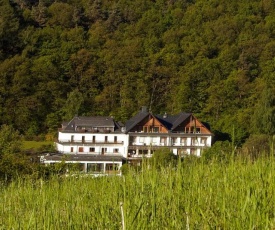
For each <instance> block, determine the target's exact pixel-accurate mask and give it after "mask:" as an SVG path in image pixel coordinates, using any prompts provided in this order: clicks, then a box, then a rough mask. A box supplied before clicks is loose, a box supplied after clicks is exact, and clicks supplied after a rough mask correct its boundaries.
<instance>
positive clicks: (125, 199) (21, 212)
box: [0, 158, 275, 229]
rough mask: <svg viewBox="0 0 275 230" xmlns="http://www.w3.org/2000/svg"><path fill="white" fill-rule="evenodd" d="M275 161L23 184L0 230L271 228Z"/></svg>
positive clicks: (6, 205) (4, 203)
mask: <svg viewBox="0 0 275 230" xmlns="http://www.w3.org/2000/svg"><path fill="white" fill-rule="evenodd" d="M274 169H275V160H274V159H273V158H260V159H258V160H256V161H250V160H247V159H243V158H240V159H235V160H232V161H230V162H227V163H220V162H208V163H205V162H202V161H201V160H195V161H190V162H183V163H182V162H179V165H178V167H177V169H176V168H163V169H161V170H160V171H157V170H156V169H154V167H153V166H151V167H150V168H148V167H147V166H146V165H144V167H143V171H142V172H141V173H135V172H131V171H130V172H129V174H127V175H125V176H121V177H120V176H106V177H99V178H92V177H79V178H77V177H66V178H61V177H55V178H52V179H50V180H49V181H42V180H38V181H32V180H21V179H18V180H17V181H15V182H13V183H11V184H10V185H9V186H7V187H1V189H0V200H1V205H0V229H122V215H121V214H122V213H121V208H120V204H122V210H123V213H124V221H125V223H124V224H125V227H126V229H272V228H274V223H275V222H274V221H275V219H274V214H275V200H274V195H275V170H274Z"/></svg>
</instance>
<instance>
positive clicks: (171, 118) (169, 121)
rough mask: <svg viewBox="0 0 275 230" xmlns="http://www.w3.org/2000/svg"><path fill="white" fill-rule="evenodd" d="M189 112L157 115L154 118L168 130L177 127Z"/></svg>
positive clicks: (189, 114) (188, 115)
mask: <svg viewBox="0 0 275 230" xmlns="http://www.w3.org/2000/svg"><path fill="white" fill-rule="evenodd" d="M191 115H192V114H191V113H179V114H177V115H166V116H164V115H157V116H156V118H157V119H158V120H159V121H160V122H161V123H162V124H163V125H165V126H166V128H167V129H168V130H173V129H175V128H177V127H178V126H179V125H180V124H181V123H182V122H183V121H185V120H186V119H187V118H188V117H190V116H191Z"/></svg>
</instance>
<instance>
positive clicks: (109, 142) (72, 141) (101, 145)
mask: <svg viewBox="0 0 275 230" xmlns="http://www.w3.org/2000/svg"><path fill="white" fill-rule="evenodd" d="M56 147H57V151H58V152H60V153H65V154H92V155H108V156H112V155H115V156H123V157H127V147H128V135H127V134H124V133H76V132H72V133H64V132H59V134H58V142H56Z"/></svg>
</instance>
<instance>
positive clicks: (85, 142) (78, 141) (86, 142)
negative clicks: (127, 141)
mask: <svg viewBox="0 0 275 230" xmlns="http://www.w3.org/2000/svg"><path fill="white" fill-rule="evenodd" d="M57 142H58V143H59V144H95V145H96V144H112V145H115V144H117V145H120V144H124V141H92V140H58V141H57Z"/></svg>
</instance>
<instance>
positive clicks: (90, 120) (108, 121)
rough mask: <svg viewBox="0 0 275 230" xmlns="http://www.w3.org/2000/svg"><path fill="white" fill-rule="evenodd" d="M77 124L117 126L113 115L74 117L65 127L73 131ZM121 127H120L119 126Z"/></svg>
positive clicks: (66, 129) (85, 125)
mask: <svg viewBox="0 0 275 230" xmlns="http://www.w3.org/2000/svg"><path fill="white" fill-rule="evenodd" d="M76 126H80V127H110V128H114V127H116V123H115V121H114V120H113V118H111V117H107V116H94V117H74V118H73V119H72V120H71V121H70V122H69V123H68V125H67V127H66V128H65V129H64V131H73V130H75V127H76ZM118 128H119V127H118Z"/></svg>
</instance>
